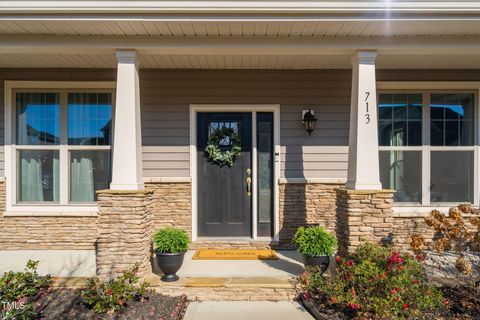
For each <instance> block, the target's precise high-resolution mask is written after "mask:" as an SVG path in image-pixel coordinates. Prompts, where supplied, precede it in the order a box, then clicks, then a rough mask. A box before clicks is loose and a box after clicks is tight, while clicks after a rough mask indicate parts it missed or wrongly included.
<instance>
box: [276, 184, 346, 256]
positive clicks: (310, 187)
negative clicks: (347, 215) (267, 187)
mask: <svg viewBox="0 0 480 320" xmlns="http://www.w3.org/2000/svg"><path fill="white" fill-rule="evenodd" d="M339 186H340V185H338V184H319V183H282V184H280V186H279V198H280V203H279V223H280V243H279V247H281V248H291V246H292V245H291V239H292V237H293V235H294V234H295V231H296V230H297V229H298V227H300V226H307V225H321V226H323V227H325V228H326V229H328V230H330V231H332V232H335V228H336V218H335V216H336V197H337V194H336V189H337V188H338V187H339Z"/></svg>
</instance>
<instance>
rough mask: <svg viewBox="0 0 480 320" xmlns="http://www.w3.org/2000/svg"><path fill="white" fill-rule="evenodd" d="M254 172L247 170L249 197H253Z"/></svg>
mask: <svg viewBox="0 0 480 320" xmlns="http://www.w3.org/2000/svg"><path fill="white" fill-rule="evenodd" d="M251 175H252V170H250V168H248V169H247V195H248V196H249V197H250V196H251V195H252V177H251Z"/></svg>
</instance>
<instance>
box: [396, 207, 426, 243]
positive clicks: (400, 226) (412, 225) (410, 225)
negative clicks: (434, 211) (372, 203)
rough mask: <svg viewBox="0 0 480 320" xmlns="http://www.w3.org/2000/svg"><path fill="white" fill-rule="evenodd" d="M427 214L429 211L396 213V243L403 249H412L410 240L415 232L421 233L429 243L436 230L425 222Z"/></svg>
mask: <svg viewBox="0 0 480 320" xmlns="http://www.w3.org/2000/svg"><path fill="white" fill-rule="evenodd" d="M427 216H428V213H421V214H414V213H413V214H409V213H400V214H395V215H394V223H393V235H394V242H395V245H396V246H398V247H400V248H402V249H410V242H411V239H412V235H414V234H421V235H422V236H423V237H424V238H425V240H426V241H427V243H429V242H431V241H432V239H433V237H434V234H435V231H434V230H433V228H431V227H429V226H427V224H426V223H425V217H427Z"/></svg>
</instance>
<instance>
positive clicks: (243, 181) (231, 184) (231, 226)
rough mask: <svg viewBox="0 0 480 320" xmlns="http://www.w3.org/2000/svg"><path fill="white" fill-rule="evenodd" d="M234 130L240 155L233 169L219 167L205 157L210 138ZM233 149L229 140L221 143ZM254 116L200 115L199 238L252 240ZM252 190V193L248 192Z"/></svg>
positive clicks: (198, 133)
mask: <svg viewBox="0 0 480 320" xmlns="http://www.w3.org/2000/svg"><path fill="white" fill-rule="evenodd" d="M222 127H226V128H231V129H232V130H233V131H234V132H235V133H236V134H237V135H238V137H239V140H240V143H241V152H240V154H239V156H238V157H237V159H236V161H235V162H234V163H233V165H232V166H228V165H223V166H222V165H219V164H218V163H214V162H212V161H210V160H209V159H208V158H207V157H206V156H205V152H204V150H205V148H206V146H207V142H208V140H209V138H210V135H211V134H212V133H213V132H215V130H217V129H219V128H222ZM220 147H221V149H222V150H223V151H226V150H229V148H231V146H230V141H229V139H228V138H226V139H224V140H222V141H221V143H220ZM251 157H252V114H251V113H198V115H197V172H198V187H197V189H198V235H199V236H200V237H250V236H251V230H252V226H251V223H252V200H251V198H252V197H251V186H252V184H250V186H249V185H247V178H249V177H251V174H252V172H251V163H252V160H251ZM249 191H250V192H249Z"/></svg>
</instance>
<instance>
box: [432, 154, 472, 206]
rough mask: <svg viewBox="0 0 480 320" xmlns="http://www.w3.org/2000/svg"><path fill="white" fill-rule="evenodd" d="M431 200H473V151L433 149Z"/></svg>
mask: <svg viewBox="0 0 480 320" xmlns="http://www.w3.org/2000/svg"><path fill="white" fill-rule="evenodd" d="M430 157H431V173H430V174H431V184H430V201H432V202H473V172H474V170H473V168H474V165H473V162H474V161H473V158H474V156H473V152H472V151H432V153H431V156H430Z"/></svg>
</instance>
